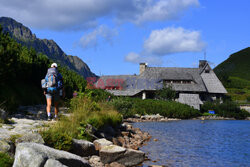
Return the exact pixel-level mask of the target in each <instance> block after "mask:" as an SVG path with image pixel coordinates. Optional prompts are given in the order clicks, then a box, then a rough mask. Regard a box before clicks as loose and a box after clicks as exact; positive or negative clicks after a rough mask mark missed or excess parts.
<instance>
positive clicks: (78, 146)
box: [72, 139, 97, 157]
mask: <svg viewBox="0 0 250 167" xmlns="http://www.w3.org/2000/svg"><path fill="white" fill-rule="evenodd" d="M72 142H73V149H72V153H74V154H76V155H80V156H82V157H85V156H91V155H94V154H96V153H97V151H96V150H95V145H94V144H93V143H91V142H89V141H87V140H77V139H73V141H72Z"/></svg>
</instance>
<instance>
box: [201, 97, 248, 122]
mask: <svg viewBox="0 0 250 167" xmlns="http://www.w3.org/2000/svg"><path fill="white" fill-rule="evenodd" d="M208 110H214V111H215V113H216V114H217V115H218V116H222V117H229V118H235V119H245V118H246V117H248V116H249V115H250V114H249V113H248V112H247V111H245V110H241V109H240V108H239V106H238V105H237V104H236V103H235V102H233V101H230V100H228V101H225V102H224V103H220V102H219V101H215V102H206V103H204V104H203V105H202V107H201V112H203V113H204V112H207V111H208Z"/></svg>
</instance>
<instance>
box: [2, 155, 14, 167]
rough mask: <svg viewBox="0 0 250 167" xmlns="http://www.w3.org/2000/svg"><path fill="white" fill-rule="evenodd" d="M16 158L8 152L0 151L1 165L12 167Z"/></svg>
mask: <svg viewBox="0 0 250 167" xmlns="http://www.w3.org/2000/svg"><path fill="white" fill-rule="evenodd" d="M13 162H14V159H13V158H12V157H10V156H9V155H8V154H6V153H2V152H0V166H1V167H11V166H12V165H13Z"/></svg>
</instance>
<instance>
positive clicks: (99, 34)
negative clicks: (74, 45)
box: [80, 25, 118, 49]
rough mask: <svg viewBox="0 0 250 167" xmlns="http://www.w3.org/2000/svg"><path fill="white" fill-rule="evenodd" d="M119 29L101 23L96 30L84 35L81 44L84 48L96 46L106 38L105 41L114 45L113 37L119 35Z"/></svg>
mask: <svg viewBox="0 0 250 167" xmlns="http://www.w3.org/2000/svg"><path fill="white" fill-rule="evenodd" d="M117 34H118V33H117V31H116V30H115V29H110V28H108V27H107V26H105V25H101V26H99V27H98V28H96V29H95V30H94V31H92V32H90V33H88V34H86V35H84V36H83V37H82V38H81V39H80V46H81V47H82V48H84V49H86V48H92V47H94V48H96V47H97V45H98V43H99V42H100V41H101V40H102V39H104V40H105V42H107V43H109V44H111V45H112V42H113V38H114V37H115V36H116V35H117Z"/></svg>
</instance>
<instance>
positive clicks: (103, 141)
mask: <svg viewBox="0 0 250 167" xmlns="http://www.w3.org/2000/svg"><path fill="white" fill-rule="evenodd" d="M93 143H94V145H95V149H96V150H101V148H102V147H104V146H109V145H112V144H113V143H112V142H111V141H108V140H106V139H105V138H102V139H97V140H95V141H94V142H93Z"/></svg>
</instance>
